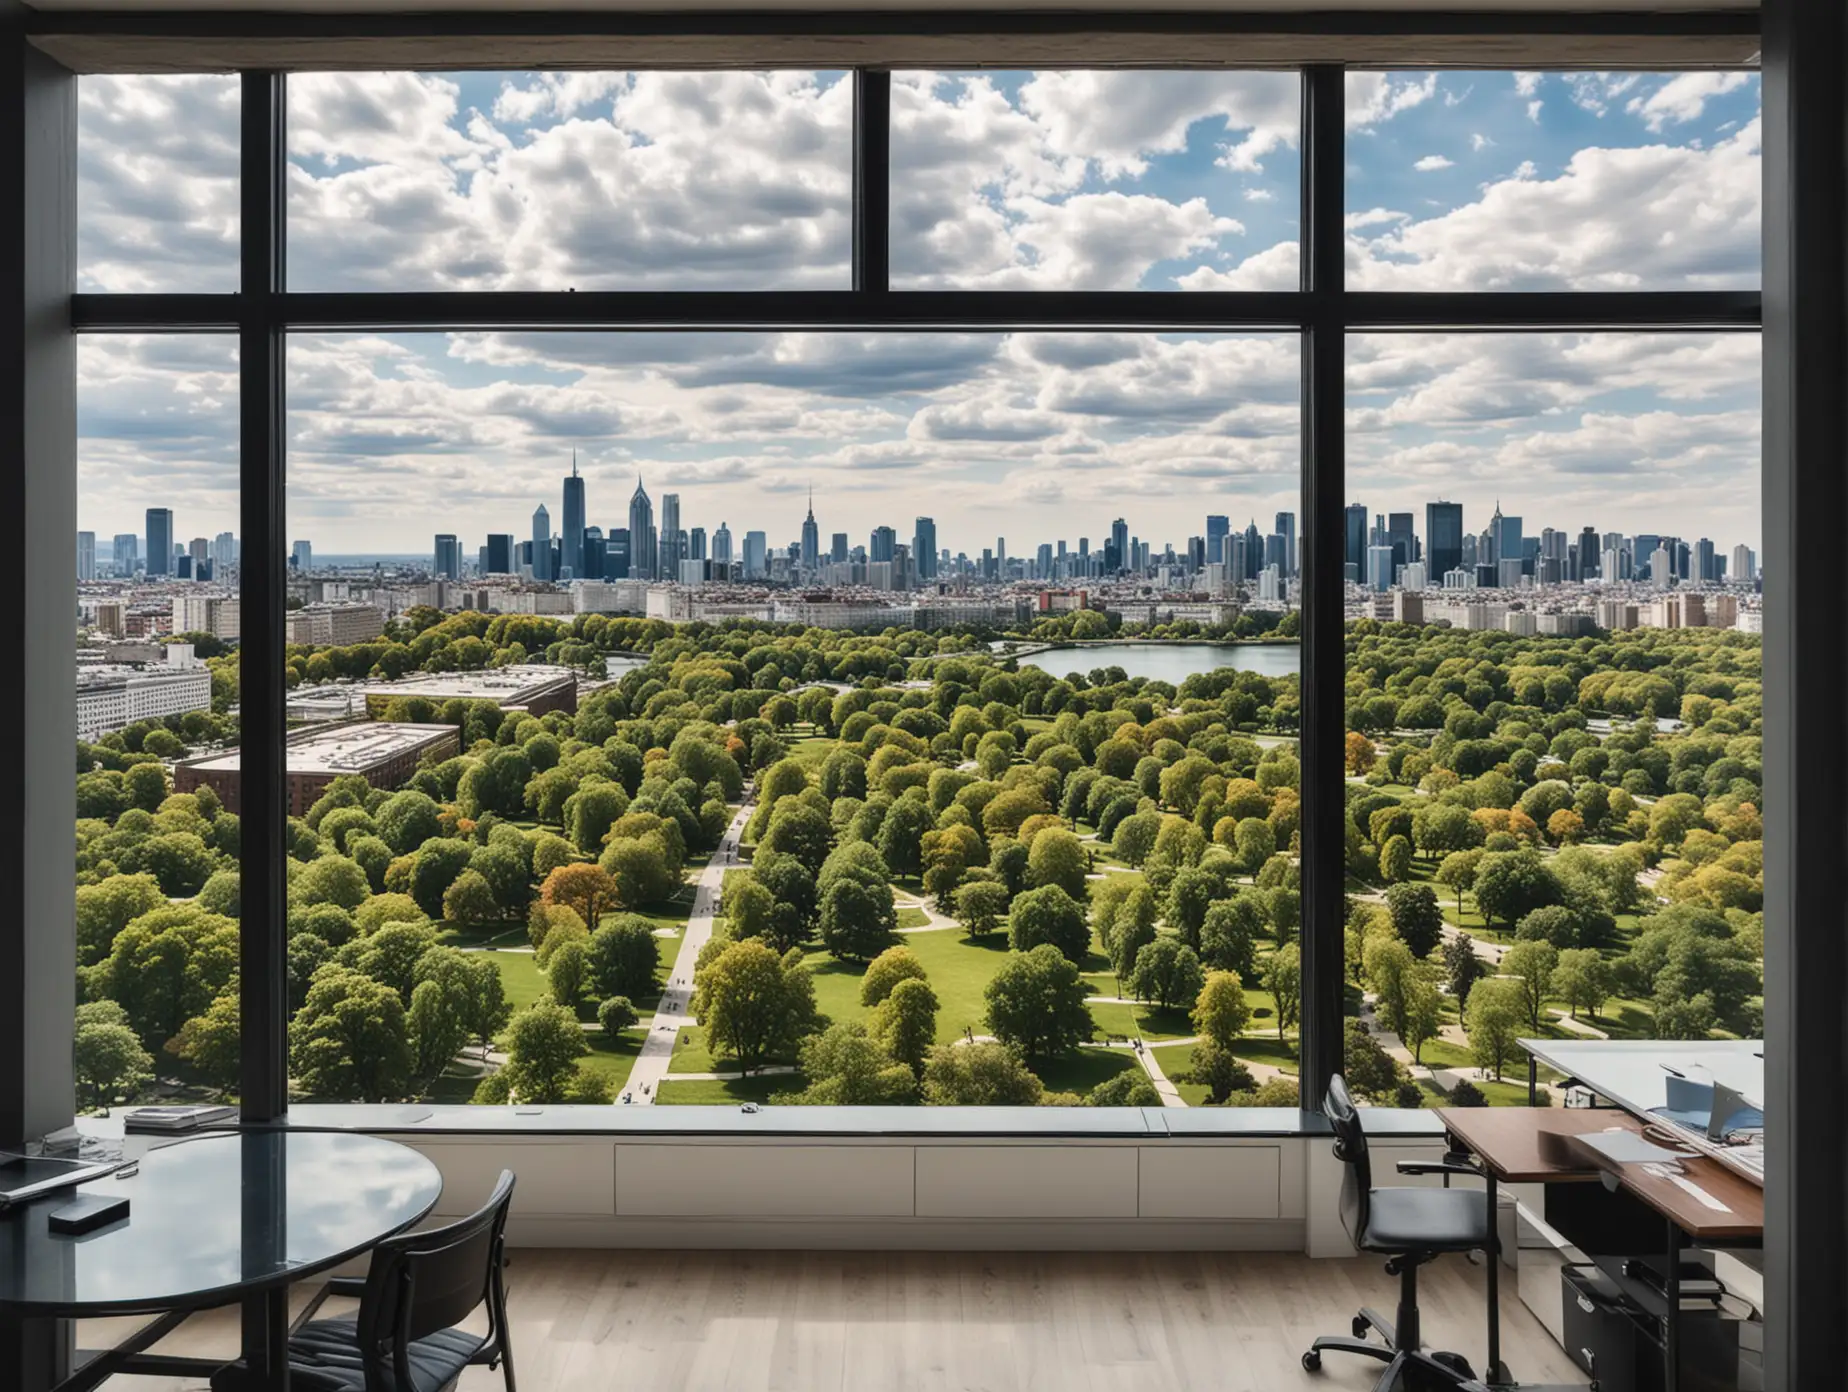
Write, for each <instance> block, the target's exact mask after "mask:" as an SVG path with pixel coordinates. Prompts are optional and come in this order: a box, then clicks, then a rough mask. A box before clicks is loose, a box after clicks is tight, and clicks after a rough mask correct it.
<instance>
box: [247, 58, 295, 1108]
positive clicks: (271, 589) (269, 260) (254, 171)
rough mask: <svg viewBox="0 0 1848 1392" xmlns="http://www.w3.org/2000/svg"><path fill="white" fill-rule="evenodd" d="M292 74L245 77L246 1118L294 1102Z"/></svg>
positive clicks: (258, 74) (260, 73) (252, 74)
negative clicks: (289, 588) (287, 740)
mask: <svg viewBox="0 0 1848 1392" xmlns="http://www.w3.org/2000/svg"><path fill="white" fill-rule="evenodd" d="M283 115H284V112H283V79H282V76H281V74H279V73H270V72H247V73H245V74H244V75H243V122H242V124H243V152H242V156H241V164H242V169H241V178H242V206H241V213H242V218H243V226H242V238H241V240H242V247H241V251H242V256H243V268H242V281H241V287H242V288H241V292H240V294H239V296H238V379H239V380H238V385H239V392H240V398H239V409H238V420H239V428H238V451H239V454H238V459H239V464H238V487H239V521H240V531H241V532H242V534H243V560H242V564H241V566H240V568H239V583H240V597H241V600H242V604H241V629H240V632H241V635H242V636H241V637H240V639H239V641H238V688H239V691H238V702H239V711H240V717H239V724H240V746H241V747H240V751H239V777H238V783H239V789H238V792H239V816H240V819H241V823H242V825H241V827H240V832H241V850H240V856H239V863H240V867H241V868H240V876H241V886H240V889H241V897H242V910H243V911H242V931H241V933H240V939H239V941H240V946H239V951H238V965H239V980H240V1002H241V1011H240V1025H241V1029H242V1052H243V1060H242V1070H241V1074H240V1093H241V1097H242V1102H243V1107H242V1110H243V1117H244V1120H245V1121H249V1122H261V1121H273V1120H276V1119H278V1118H280V1117H281V1116H283V1115H284V1114H285V1113H286V1112H287V1111H288V1105H289V1089H288V1050H287V1031H288V994H287V975H288V971H287V968H288V952H287V940H286V932H287V927H286V918H287V912H288V905H287V891H288V879H287V875H286V873H285V872H286V865H285V857H286V855H287V850H286V846H287V842H286V838H285V833H286V830H287V820H288V813H287V787H288V785H287V778H286V774H285V769H284V757H283V742H284V734H285V717H286V706H285V699H286V697H285V688H284V684H283V611H284V607H285V606H284V597H285V593H286V580H287V560H286V557H287V552H288V544H287V536H286V527H287V523H286V517H285V512H284V507H283V479H282V400H283V385H282V350H283V343H282V328H281V322H280V317H279V306H280V299H279V296H280V293H281V291H282V284H283V281H282V275H283V227H282V190H283V172H284V170H283Z"/></svg>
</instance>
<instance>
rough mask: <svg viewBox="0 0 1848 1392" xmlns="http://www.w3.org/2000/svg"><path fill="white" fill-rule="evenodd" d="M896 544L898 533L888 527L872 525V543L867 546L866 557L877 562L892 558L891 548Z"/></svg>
mask: <svg viewBox="0 0 1848 1392" xmlns="http://www.w3.org/2000/svg"><path fill="white" fill-rule="evenodd" d="M896 545H898V533H897V532H895V531H894V530H893V529H892V528H890V527H874V528H873V540H872V544H871V545H870V546H869V547H868V548H867V552H866V559H867V560H868V561H871V562H874V563H878V562H881V561H890V560H891V559H892V548H893V547H894V546H896Z"/></svg>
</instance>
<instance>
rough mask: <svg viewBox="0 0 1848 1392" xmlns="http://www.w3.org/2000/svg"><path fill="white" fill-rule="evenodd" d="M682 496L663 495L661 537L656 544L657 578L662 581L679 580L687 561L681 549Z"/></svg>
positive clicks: (675, 494) (655, 566)
mask: <svg viewBox="0 0 1848 1392" xmlns="http://www.w3.org/2000/svg"><path fill="white" fill-rule="evenodd" d="M680 542H681V537H680V495H679V494H678V493H663V494H662V495H661V535H660V537H659V539H658V540H657V541H656V542H655V565H654V569H655V576H656V578H657V579H661V580H678V579H679V578H680V563H681V561H683V560H685V559H686V556H685V553H683V552H682V551H681V549H680Z"/></svg>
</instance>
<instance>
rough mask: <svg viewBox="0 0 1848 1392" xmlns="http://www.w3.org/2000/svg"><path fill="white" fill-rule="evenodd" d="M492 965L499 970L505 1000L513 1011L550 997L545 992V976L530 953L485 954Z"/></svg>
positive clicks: (547, 992)
mask: <svg viewBox="0 0 1848 1392" xmlns="http://www.w3.org/2000/svg"><path fill="white" fill-rule="evenodd" d="M482 955H483V956H484V957H490V958H492V959H493V961H494V965H495V966H497V967H499V968H500V974H501V986H502V987H503V988H504V989H505V990H506V992H507V1000H508V1002H509V1003H510V1004H511V1005H512V1006H513V1008H514V1009H515V1010H521V1009H524V1008H525V1007H526V1006H529V1005H531V1004H532V1003H533V1002H534V1001H536V1000H541V999H544V998H545V997H547V996H549V995H550V992H549V991H547V990H546V984H545V974H544V973H543V972H541V971H540V970H539V965H538V963H537V962H535V961H534V960H533V954H532V953H530V952H485V953H483V954H482Z"/></svg>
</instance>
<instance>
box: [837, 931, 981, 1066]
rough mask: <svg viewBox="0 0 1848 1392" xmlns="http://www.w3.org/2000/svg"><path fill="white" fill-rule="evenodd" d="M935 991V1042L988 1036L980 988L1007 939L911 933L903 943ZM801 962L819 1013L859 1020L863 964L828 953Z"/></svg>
mask: <svg viewBox="0 0 1848 1392" xmlns="http://www.w3.org/2000/svg"><path fill="white" fill-rule="evenodd" d="M903 945H904V946H905V947H907V948H909V949H910V950H911V952H912V955H914V956H915V957H916V958H917V959H918V961H919V963H921V964H922V966H923V968H924V971H925V974H926V975H927V976H928V977H929V979H930V986H931V989H932V990H933V991H935V992H936V993H937V1041H938V1042H939V1043H944V1044H947V1043H948V1042H949V1041H950V1040H952V1039H956V1038H959V1037H961V1036H962V1034H963V1033H964V1031H965V1030H968V1029H973V1030H974V1031H975V1032H976V1033H977V1034H984V1033H986V1032H987V1025H986V1024H985V1023H984V1020H983V1016H984V1015H985V1014H986V1013H987V1009H988V1005H987V1002H986V1000H984V999H983V996H982V991H983V988H984V987H986V986H987V985H988V982H989V980H990V978H992V977H993V976H994V974H995V970H996V968H998V967H999V966H1000V965H1001V962H1002V960H1003V959H1004V958H1005V957H1006V956H1007V935H1006V934H1005V933H990V934H989V935H988V936H987V937H986V938H980V939H977V938H965V937H964V936H963V935H962V934H961V933H958V932H955V931H954V930H946V931H944V932H941V933H913V934H911V935H909V936H908V937H906V938H905V939H904V942H903ZM806 961H807V963H808V966H809V968H810V970H812V971H813V972H814V973H815V1002H816V1004H817V1006H818V1007H819V1008H820V1010H821V1012H822V1014H824V1015H826V1016H828V1017H829V1018H830V1019H832V1020H835V1021H837V1022H838V1021H844V1020H862V1019H865V1018H866V1016H867V1014H868V1011H867V1010H866V1008H865V1007H864V1006H862V1005H861V1004H860V980H861V978H862V977H863V976H865V974H866V967H865V964H864V963H860V962H843V961H840V960H838V959H837V958H835V957H833V956H832V955H830V954H829V953H826V952H820V951H814V950H811V951H809V953H808V955H807V958H806Z"/></svg>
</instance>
